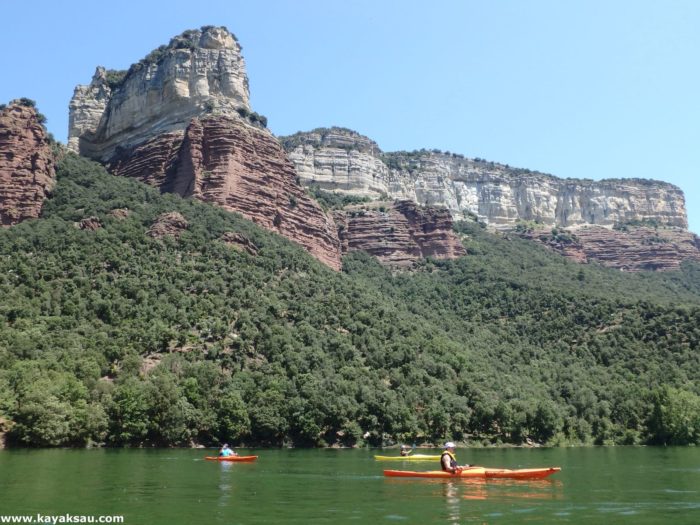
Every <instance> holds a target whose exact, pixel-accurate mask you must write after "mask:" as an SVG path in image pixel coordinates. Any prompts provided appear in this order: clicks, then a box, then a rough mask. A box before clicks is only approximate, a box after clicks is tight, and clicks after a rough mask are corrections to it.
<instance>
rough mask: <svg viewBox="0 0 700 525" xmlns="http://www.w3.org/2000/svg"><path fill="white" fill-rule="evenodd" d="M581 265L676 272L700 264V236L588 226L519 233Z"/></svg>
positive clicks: (673, 230)
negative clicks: (690, 262) (686, 264)
mask: <svg viewBox="0 0 700 525" xmlns="http://www.w3.org/2000/svg"><path fill="white" fill-rule="evenodd" d="M520 235H521V236H522V237H524V238H527V239H531V240H534V241H537V242H539V243H541V244H544V245H545V246H547V247H548V248H550V249H552V250H554V251H556V252H558V253H561V254H562V255H564V256H565V257H567V258H568V259H571V260H573V261H576V262H579V263H587V262H593V261H595V262H598V263H600V264H601V265H603V266H607V267H610V268H617V269H620V270H625V271H631V272H636V271H642V270H657V271H667V270H676V269H678V267H679V266H680V265H681V263H682V262H683V261H684V260H686V259H691V260H696V261H700V237H698V236H697V235H695V234H693V233H691V232H689V231H687V230H684V229H682V228H669V227H664V228H660V227H648V226H630V227H624V228H622V229H610V228H603V227H600V226H588V227H583V228H578V229H573V230H561V229H557V230H554V231H551V230H547V229H542V228H540V229H533V230H528V231H524V232H520Z"/></svg>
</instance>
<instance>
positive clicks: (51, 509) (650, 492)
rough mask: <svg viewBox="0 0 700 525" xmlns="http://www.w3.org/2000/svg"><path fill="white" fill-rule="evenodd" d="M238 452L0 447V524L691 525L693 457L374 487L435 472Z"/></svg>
mask: <svg viewBox="0 0 700 525" xmlns="http://www.w3.org/2000/svg"><path fill="white" fill-rule="evenodd" d="M239 452H241V453H256V454H259V456H260V459H259V460H258V461H257V462H256V463H251V464H243V463H234V464H220V463H218V462H212V461H204V460H203V459H202V457H203V456H204V455H205V451H202V450H18V451H15V450H0V517H2V516H8V515H36V514H42V515H54V516H58V515H64V514H71V515H91V516H100V515H102V516H106V515H122V516H124V523H125V524H126V525H139V524H168V525H180V524H200V523H201V524H209V523H212V524H231V525H236V524H258V523H290V524H324V523H329V524H330V523H332V524H343V523H370V524H372V523H399V524H403V523H406V524H408V523H419V524H430V523H480V524H492V523H493V524H500V523H537V524H547V523H606V524H607V523H613V524H614V523H625V524H626V523H629V524H660V523H672V524H673V525H684V524H688V525H690V524H693V525H695V524H699V523H700V448H658V449H657V448H636V447H632V448H626V447H622V448H575V449H476V450H472V449H469V450H458V451H457V458H458V459H459V460H460V462H462V463H472V464H479V465H484V466H489V467H508V468H528V467H546V466H560V467H562V472H560V473H558V474H555V475H553V476H552V477H551V478H549V479H547V480H540V481H509V480H493V481H473V480H471V481H469V480H455V481H453V480H429V479H392V478H385V477H383V475H382V470H383V469H384V468H397V469H405V470H430V469H432V468H437V466H438V465H437V462H435V464H434V465H433V464H432V463H422V462H421V463H416V462H414V463H409V462H403V463H402V462H378V461H374V459H373V455H374V454H376V453H382V452H380V451H377V450H239ZM421 452H430V451H423V450H421ZM435 452H436V453H437V452H438V451H435ZM396 453H397V452H396V451H389V452H387V451H384V454H396Z"/></svg>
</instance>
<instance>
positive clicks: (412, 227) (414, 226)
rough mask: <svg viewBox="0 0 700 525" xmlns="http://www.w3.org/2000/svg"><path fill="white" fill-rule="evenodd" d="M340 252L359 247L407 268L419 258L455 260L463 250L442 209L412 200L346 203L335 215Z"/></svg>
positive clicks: (450, 219) (447, 213)
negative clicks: (423, 205) (424, 205)
mask: <svg viewBox="0 0 700 525" xmlns="http://www.w3.org/2000/svg"><path fill="white" fill-rule="evenodd" d="M334 217H335V220H336V223H337V224H338V229H339V235H340V240H341V243H342V248H343V253H347V252H351V251H355V250H362V251H366V252H368V253H369V254H371V255H374V256H375V257H377V258H378V259H379V260H380V261H381V262H382V263H384V264H387V265H390V266H394V267H398V268H407V267H410V266H411V265H413V263H415V262H416V261H417V260H418V259H420V258H424V257H433V258H436V259H454V258H456V257H459V256H461V255H465V254H466V251H465V250H464V246H463V245H462V243H461V242H460V240H459V238H458V237H457V236H456V234H455V233H454V232H453V231H452V217H451V216H450V214H449V212H448V211H447V210H446V209H444V208H433V207H427V208H426V207H420V206H417V205H416V203H414V202H412V201H396V202H394V203H386V202H377V203H371V204H369V205H366V204H365V205H355V206H349V207H347V208H345V209H343V210H342V211H337V212H336V213H335V214H334Z"/></svg>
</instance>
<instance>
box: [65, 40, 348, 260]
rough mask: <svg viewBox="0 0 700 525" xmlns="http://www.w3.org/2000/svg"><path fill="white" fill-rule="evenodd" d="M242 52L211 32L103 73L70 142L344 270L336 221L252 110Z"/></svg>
mask: <svg viewBox="0 0 700 525" xmlns="http://www.w3.org/2000/svg"><path fill="white" fill-rule="evenodd" d="M240 51H241V48H240V46H239V45H238V42H237V41H236V39H235V37H234V36H233V35H232V34H231V33H229V32H228V30H226V29H225V28H222V27H205V28H202V29H201V30H199V31H185V32H184V33H183V34H182V35H180V36H178V37H175V38H174V39H172V40H171V42H170V43H169V44H168V45H167V46H162V47H161V48H159V49H157V50H156V51H154V52H152V53H151V54H150V55H148V56H147V57H146V58H145V59H143V60H142V61H141V62H139V63H138V64H135V65H133V66H132V67H131V68H130V69H129V71H128V72H126V73H117V72H110V71H106V70H104V69H101V68H98V70H97V73H96V74H95V76H94V77H93V80H92V83H91V84H90V85H89V86H78V88H76V91H75V95H74V97H73V100H72V101H71V129H70V141H71V145H72V147H74V148H76V147H77V149H78V150H79V152H80V153H81V154H82V155H85V156H88V157H91V158H93V159H96V160H99V161H101V162H103V163H104V164H105V165H106V166H107V168H108V169H109V170H110V171H111V172H112V173H114V174H117V175H123V176H128V177H134V178H137V179H139V180H141V181H143V182H146V183H148V184H151V185H153V186H156V187H158V188H160V189H161V190H162V191H165V192H173V193H178V194H180V195H182V196H186V197H190V196H191V197H194V198H197V199H201V200H203V201H206V202H211V203H213V204H217V205H219V206H222V207H223V208H225V209H227V210H230V211H235V212H238V213H241V214H242V215H244V216H245V217H247V218H248V219H250V220H252V221H254V222H256V223H258V224H260V225H261V226H263V227H265V228H267V229H269V230H272V231H274V232H277V233H279V234H281V235H284V236H285V237H287V238H289V239H291V240H293V241H295V242H297V243H299V244H301V245H302V246H304V247H305V248H306V249H307V250H308V251H309V252H311V254H312V255H314V256H315V257H316V258H318V259H319V260H321V261H322V262H324V263H325V264H327V265H329V266H330V267H332V268H334V269H340V266H341V264H340V242H339V240H338V236H337V232H336V228H335V225H334V223H333V221H332V219H331V218H330V216H328V215H326V213H324V211H323V210H322V209H321V207H320V206H319V205H318V204H317V203H316V202H315V201H313V200H312V199H311V198H310V197H308V196H307V195H306V193H305V191H304V189H303V188H302V186H301V185H300V184H299V183H298V181H297V176H296V173H295V172H294V166H293V164H291V163H290V161H289V159H288V158H287V155H286V153H285V151H284V149H283V148H282V147H281V146H280V144H279V142H278V141H277V139H276V138H275V137H274V136H273V135H272V134H271V133H270V132H269V131H268V130H267V129H265V128H264V119H263V118H262V117H260V116H259V115H257V114H256V113H251V111H250V105H249V95H248V78H247V76H246V71H245V63H244V61H243V58H242V56H241V54H240Z"/></svg>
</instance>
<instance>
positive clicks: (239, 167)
mask: <svg viewBox="0 0 700 525" xmlns="http://www.w3.org/2000/svg"><path fill="white" fill-rule="evenodd" d="M108 168H109V169H110V171H112V172H113V173H115V174H116V175H126V176H131V177H136V178H138V179H139V180H142V181H144V182H146V183H149V184H152V185H154V186H157V187H159V188H160V189H161V190H162V191H166V192H173V193H177V194H179V195H182V196H184V197H188V196H192V197H195V198H197V199H200V200H203V201H205V202H210V203H212V204H217V205H219V206H221V207H223V208H225V209H227V210H229V211H234V212H238V213H240V214H241V215H243V216H244V217H246V218H247V219H250V220H251V221H253V222H255V223H257V224H259V225H261V226H262V227H264V228H266V229H268V230H271V231H274V232H276V233H279V234H281V235H283V236H285V237H287V238H288V239H291V240H292V241H294V242H297V243H299V244H301V245H302V246H303V247H304V248H306V249H307V250H308V251H309V252H310V253H311V254H312V255H313V256H314V257H316V258H317V259H319V260H320V261H321V262H323V263H325V264H327V265H328V266H330V267H331V268H333V269H336V270H339V269H340V267H341V262H340V243H339V241H338V236H337V233H336V228H335V224H334V223H333V221H332V220H331V218H330V217H329V216H327V215H326V214H325V213H324V212H323V210H322V209H321V207H320V206H319V205H318V204H317V203H316V201H314V200H313V199H311V198H310V197H309V196H308V195H307V194H306V192H305V191H304V189H303V188H302V187H301V186H300V185H299V183H298V182H297V180H296V173H295V171H294V167H293V166H292V164H291V163H290V162H289V159H288V158H287V155H286V153H285V152H284V150H283V149H282V147H281V146H280V144H279V142H278V141H277V139H275V138H274V136H272V134H271V133H269V132H268V131H266V130H263V129H259V128H256V127H253V126H250V125H247V124H245V123H244V122H243V121H242V120H241V119H237V118H232V117H223V116H220V117H206V118H202V119H192V121H191V122H190V125H189V126H188V127H187V130H186V131H185V133H184V138H183V137H182V135H180V134H179V133H176V132H175V133H167V134H163V135H159V136H158V137H155V138H153V139H151V140H149V141H147V142H145V143H142V144H140V145H138V146H136V147H135V148H132V149H130V150H121V151H119V152H118V154H117V156H116V157H115V158H113V159H112V160H111V161H110V162H109V163H108Z"/></svg>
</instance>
